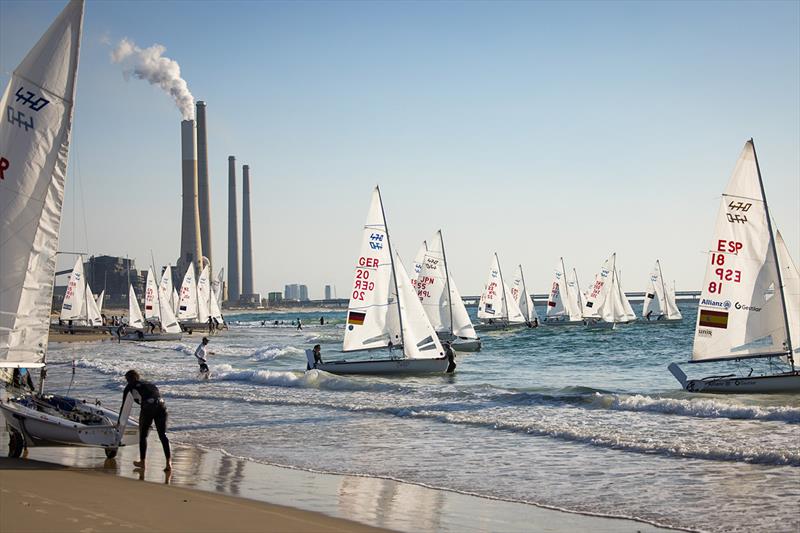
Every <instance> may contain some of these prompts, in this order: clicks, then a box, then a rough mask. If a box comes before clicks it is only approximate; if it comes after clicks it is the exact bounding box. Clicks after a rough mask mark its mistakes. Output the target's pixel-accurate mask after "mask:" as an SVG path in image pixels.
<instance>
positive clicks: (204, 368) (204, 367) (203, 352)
mask: <svg viewBox="0 0 800 533" xmlns="http://www.w3.org/2000/svg"><path fill="white" fill-rule="evenodd" d="M206 346H208V337H203V340H202V341H201V342H200V346H198V347H197V350H195V351H194V356H195V357H196V358H197V362H198V363H199V364H200V374H201V375H202V376H203V377H204V378H206V379H208V373H209V370H208V364H207V363H206V357H208V348H206Z"/></svg>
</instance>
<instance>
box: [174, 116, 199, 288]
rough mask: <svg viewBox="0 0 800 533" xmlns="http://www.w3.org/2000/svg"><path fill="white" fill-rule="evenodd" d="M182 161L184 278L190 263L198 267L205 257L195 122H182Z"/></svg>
mask: <svg viewBox="0 0 800 533" xmlns="http://www.w3.org/2000/svg"><path fill="white" fill-rule="evenodd" d="M181 159H182V160H183V214H182V216H181V255H180V257H179V258H178V268H179V271H180V275H181V276H182V275H183V272H184V271H185V270H186V269H187V268H189V264H190V263H195V266H198V265H199V262H200V258H201V257H202V256H203V252H202V249H201V243H200V213H199V211H198V208H197V148H196V146H195V127H194V120H183V121H181Z"/></svg>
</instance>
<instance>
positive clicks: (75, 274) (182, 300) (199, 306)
mask: <svg viewBox="0 0 800 533" xmlns="http://www.w3.org/2000/svg"><path fill="white" fill-rule="evenodd" d="M209 272H210V269H209V266H208V265H205V266H204V267H203V269H202V270H201V272H200V276H199V277H198V278H197V279H195V268H194V263H192V264H190V265H189V267H188V268H187V269H186V273H185V275H184V276H183V283H182V284H181V288H180V293H178V291H177V290H176V289H175V288H174V286H173V283H172V267H171V266H169V265H167V266H166V267H164V269H163V271H162V274H161V278H160V280H158V281H157V280H156V276H155V275H154V274H153V269H152V268H148V269H147V276H146V278H145V292H144V297H143V302H144V313H142V309H141V307H140V306H139V298H138V297H137V296H136V291H135V290H134V288H133V285H132V284H130V283H129V284H128V317H127V322H124V323H123V324H122V325H123V326H124V328H123V329H120V330H119V332H118V335H119V338H120V340H136V341H154V340H162V341H163V340H180V339H181V336H182V334H183V332H184V331H192V330H194V329H198V330H199V329H205V328H208V327H209V324H211V325H213V326H216V325H221V324H223V322H224V319H223V317H222V311H221V306H220V299H221V298H222V279H223V274H224V272H223V271H222V270H220V272H219V275H218V276H217V277H216V278H215V279H214V280H213V281H212V280H210V279H209ZM104 293H105V291H103V292H101V293H100V295H99V296H98V297H97V298H95V297H94V295H93V294H92V289H91V287H90V286H89V283H88V282H87V280H86V276H85V273H84V269H83V259H82V257H80V256H79V257H78V258H77V260H76V261H75V266H74V268H73V269H72V273H71V274H70V277H69V282H68V284H67V289H66V292H65V294H64V301H63V303H62V304H61V314H60V315H59V324H58V325H53V328H54V329H56V330H60V331H68V332H90V331H108V330H109V329H112V330H115V331H116V330H117V329H118V327H117V325H116V324H114V325H108V324H106V323H104V321H103V318H102V305H103V295H104Z"/></svg>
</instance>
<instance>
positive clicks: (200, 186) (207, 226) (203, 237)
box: [195, 101, 211, 276]
mask: <svg viewBox="0 0 800 533" xmlns="http://www.w3.org/2000/svg"><path fill="white" fill-rule="evenodd" d="M195 107H196V109H197V113H196V117H197V205H198V207H199V208H200V248H201V249H202V250H203V255H205V257H206V259H208V263H209V265H210V264H211V200H210V199H209V196H210V195H209V187H208V138H207V137H206V103H205V102H202V101H201V102H197V105H196V106H195ZM199 275H200V274H199V273H198V276H199Z"/></svg>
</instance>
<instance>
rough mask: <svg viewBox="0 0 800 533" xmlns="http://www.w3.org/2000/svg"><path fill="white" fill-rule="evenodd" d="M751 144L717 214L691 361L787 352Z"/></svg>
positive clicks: (780, 300)
mask: <svg viewBox="0 0 800 533" xmlns="http://www.w3.org/2000/svg"><path fill="white" fill-rule="evenodd" d="M765 202H766V200H765V198H764V195H763V192H762V188H761V178H760V176H759V173H758V168H757V163H756V154H755V148H754V147H753V143H752V141H748V142H747V143H745V146H744V149H743V150H742V152H741V154H740V155H739V159H738V161H737V162H736V167H735V168H734V171H733V176H732V177H731V180H730V182H729V183H728V186H727V188H726V189H725V193H724V194H723V195H722V202H721V204H720V209H719V212H718V214H717V222H716V228H715V230H714V239H713V240H712V246H711V249H710V251H709V253H708V257H707V259H706V275H705V281H704V282H703V286H702V293H701V295H700V302H699V309H698V313H697V324H696V327H695V336H694V349H693V352H692V359H694V360H695V361H703V360H709V359H712V360H713V359H736V358H741V357H759V356H769V355H777V354H782V353H786V352H787V351H788V344H789V336H788V333H789V332H788V331H787V329H786V319H785V316H784V313H785V311H784V301H783V294H782V292H783V291H782V290H781V287H780V284H779V283H778V267H777V265H776V264H775V256H776V250H775V248H774V246H775V244H774V240H773V236H772V234H771V232H770V227H769V224H768V220H767V214H766V203H765Z"/></svg>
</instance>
